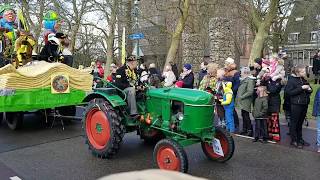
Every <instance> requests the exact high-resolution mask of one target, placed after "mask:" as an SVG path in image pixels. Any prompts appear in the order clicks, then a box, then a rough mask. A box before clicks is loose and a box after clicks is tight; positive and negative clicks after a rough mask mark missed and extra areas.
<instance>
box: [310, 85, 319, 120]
mask: <svg viewBox="0 0 320 180" xmlns="http://www.w3.org/2000/svg"><path fill="white" fill-rule="evenodd" d="M312 116H314V117H317V116H320V88H318V90H317V93H316V95H315V96H314V104H313V112H312Z"/></svg>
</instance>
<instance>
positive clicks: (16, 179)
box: [10, 176, 22, 180]
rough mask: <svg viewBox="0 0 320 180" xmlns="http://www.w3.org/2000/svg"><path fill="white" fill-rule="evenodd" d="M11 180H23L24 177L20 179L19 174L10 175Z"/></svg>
mask: <svg viewBox="0 0 320 180" xmlns="http://www.w3.org/2000/svg"><path fill="white" fill-rule="evenodd" d="M10 180H22V179H20V178H19V177H18V176H13V177H10Z"/></svg>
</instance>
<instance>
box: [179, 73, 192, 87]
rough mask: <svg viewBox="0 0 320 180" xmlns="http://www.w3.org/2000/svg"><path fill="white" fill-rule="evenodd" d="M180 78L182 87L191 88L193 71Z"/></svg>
mask: <svg viewBox="0 0 320 180" xmlns="http://www.w3.org/2000/svg"><path fill="white" fill-rule="evenodd" d="M181 80H182V81H183V86H182V88H189V89H193V83H194V74H193V72H190V73H189V74H188V75H186V76H185V77H184V78H183V79H181Z"/></svg>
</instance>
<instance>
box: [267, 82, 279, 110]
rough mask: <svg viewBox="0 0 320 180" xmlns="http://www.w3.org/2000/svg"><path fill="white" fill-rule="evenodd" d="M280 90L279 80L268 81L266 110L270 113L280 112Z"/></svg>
mask: <svg viewBox="0 0 320 180" xmlns="http://www.w3.org/2000/svg"><path fill="white" fill-rule="evenodd" d="M281 89H282V85H281V80H280V79H279V80H277V81H272V80H269V82H268V84H267V90H268V92H269V93H268V109H269V112H270V113H278V112H280V107H281V97H280V92H281Z"/></svg>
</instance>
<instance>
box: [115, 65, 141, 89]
mask: <svg viewBox="0 0 320 180" xmlns="http://www.w3.org/2000/svg"><path fill="white" fill-rule="evenodd" d="M138 79H139V77H138V73H137V70H136V69H135V70H130V68H129V66H127V65H123V66H122V67H120V68H119V69H117V72H116V80H115V85H116V86H117V87H118V88H120V89H122V90H124V89H126V88H128V87H134V86H135V85H136V84H137V81H138Z"/></svg>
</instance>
